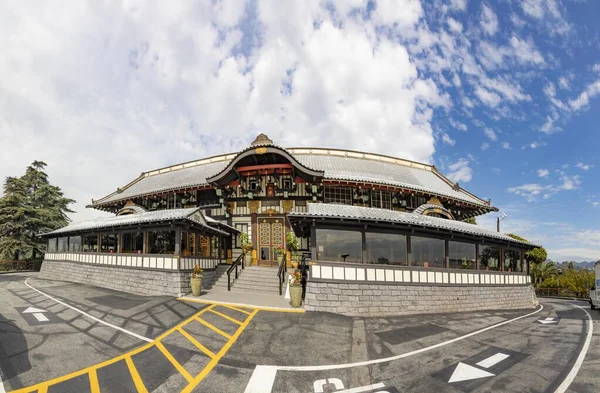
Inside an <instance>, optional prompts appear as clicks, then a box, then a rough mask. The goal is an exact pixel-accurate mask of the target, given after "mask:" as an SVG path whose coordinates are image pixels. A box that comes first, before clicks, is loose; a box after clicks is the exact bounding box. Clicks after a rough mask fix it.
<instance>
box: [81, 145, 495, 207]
mask: <svg viewBox="0 0 600 393" xmlns="http://www.w3.org/2000/svg"><path fill="white" fill-rule="evenodd" d="M261 146H264V147H274V148H277V149H281V150H284V151H285V152H287V153H289V154H290V155H292V156H293V157H294V158H295V159H296V160H297V161H298V162H299V163H300V164H302V165H303V166H305V167H306V168H309V169H312V170H315V171H323V172H324V179H326V180H333V181H335V180H340V181H351V182H365V183H370V184H379V185H385V186H394V187H401V188H405V189H409V190H414V191H417V192H425V193H431V194H434V195H438V196H442V197H446V198H452V199H455V200H458V201H463V202H467V203H470V204H474V205H478V206H481V207H485V208H487V209H489V210H496V209H495V208H494V207H492V206H491V205H490V203H489V202H488V201H484V200H483V199H480V198H478V197H477V196H475V195H473V194H471V193H469V192H467V191H466V190H463V189H461V188H460V187H457V185H456V184H454V183H453V182H451V181H450V180H448V179H447V178H446V177H444V176H443V175H442V174H441V173H439V172H438V170H437V169H436V168H435V167H434V166H432V165H428V164H422V163H418V162H414V161H409V160H404V159H400V158H394V157H389V156H383V155H378V154H372V153H362V152H356V151H349V150H337V149H323V148H314V149H311V148H289V149H283V148H281V147H278V146H276V145H273V144H257V145H254V146H252V148H256V147H261ZM247 150H248V149H244V150H243V151H242V152H244V151H247ZM239 154H240V153H234V154H227V155H221V156H215V157H211V158H207V159H203V160H198V161H192V162H188V163H184V164H179V165H174V166H170V167H167V168H162V169H159V170H155V171H150V172H144V173H142V174H141V175H140V176H139V177H138V178H137V179H135V180H134V181H132V182H131V183H129V184H128V185H126V186H125V187H123V188H122V189H118V190H117V191H116V192H113V193H112V194H109V195H107V196H106V197H104V198H102V199H99V200H95V201H94V200H93V201H92V205H93V206H100V205H103V204H105V203H110V202H117V201H126V200H128V199H132V198H134V197H139V196H144V195H150V194H152V193H160V192H168V191H171V190H176V189H182V188H192V187H198V186H202V185H207V184H208V182H207V179H209V178H212V177H214V176H215V175H217V174H219V173H221V172H222V171H223V170H224V169H225V168H226V167H227V166H228V165H229V163H230V162H231V161H232V160H233V159H234V158H235V157H237V156H238V155H239Z"/></svg>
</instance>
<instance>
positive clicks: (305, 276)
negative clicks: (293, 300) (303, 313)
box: [299, 252, 311, 299]
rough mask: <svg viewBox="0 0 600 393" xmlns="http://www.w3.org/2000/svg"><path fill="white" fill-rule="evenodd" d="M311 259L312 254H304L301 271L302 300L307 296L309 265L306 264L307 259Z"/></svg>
mask: <svg viewBox="0 0 600 393" xmlns="http://www.w3.org/2000/svg"><path fill="white" fill-rule="evenodd" d="M310 257H311V253H306V252H305V253H302V259H301V260H300V266H299V268H300V271H301V272H302V299H304V295H305V294H306V281H307V279H308V265H307V264H306V261H307V258H310Z"/></svg>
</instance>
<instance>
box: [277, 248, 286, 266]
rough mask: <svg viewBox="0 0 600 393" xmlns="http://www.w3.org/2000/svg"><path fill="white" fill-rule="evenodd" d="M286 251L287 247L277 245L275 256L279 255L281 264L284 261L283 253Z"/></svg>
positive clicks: (278, 259) (278, 260)
mask: <svg viewBox="0 0 600 393" xmlns="http://www.w3.org/2000/svg"><path fill="white" fill-rule="evenodd" d="M284 253H285V248H283V246H282V245H281V244H280V245H278V246H275V256H276V257H277V263H278V264H279V266H281V264H282V263H283V254H284Z"/></svg>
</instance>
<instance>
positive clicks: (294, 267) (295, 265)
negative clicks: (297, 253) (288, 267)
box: [292, 261, 298, 269]
mask: <svg viewBox="0 0 600 393" xmlns="http://www.w3.org/2000/svg"><path fill="white" fill-rule="evenodd" d="M292 269H298V261H292Z"/></svg>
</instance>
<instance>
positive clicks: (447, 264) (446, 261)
mask: <svg viewBox="0 0 600 393" xmlns="http://www.w3.org/2000/svg"><path fill="white" fill-rule="evenodd" d="M444 255H445V257H444V267H445V268H446V269H448V268H449V267H450V244H449V241H448V239H445V240H444Z"/></svg>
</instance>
